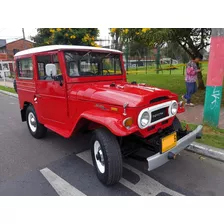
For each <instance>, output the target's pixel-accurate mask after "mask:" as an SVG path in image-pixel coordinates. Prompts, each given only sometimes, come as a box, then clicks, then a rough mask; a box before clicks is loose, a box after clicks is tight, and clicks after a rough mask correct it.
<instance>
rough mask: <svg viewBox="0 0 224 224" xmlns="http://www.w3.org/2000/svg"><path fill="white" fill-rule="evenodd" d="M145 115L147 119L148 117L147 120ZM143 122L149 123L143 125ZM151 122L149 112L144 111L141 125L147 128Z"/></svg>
mask: <svg viewBox="0 0 224 224" xmlns="http://www.w3.org/2000/svg"><path fill="white" fill-rule="evenodd" d="M144 115H145V117H146V116H147V118H143V116H144ZM143 120H148V121H147V123H145V124H142V121H143ZM149 122H150V114H149V112H148V111H144V112H143V113H142V115H141V117H140V124H141V126H142V127H146V126H147V125H148V124H149Z"/></svg>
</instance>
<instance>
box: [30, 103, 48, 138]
mask: <svg viewBox="0 0 224 224" xmlns="http://www.w3.org/2000/svg"><path fill="white" fill-rule="evenodd" d="M26 121H27V126H28V129H29V131H30V133H31V135H32V136H33V137H34V138H37V139H39V138H43V137H45V135H46V133H47V128H46V127H44V125H42V124H40V123H39V121H38V119H37V115H36V112H35V110H34V107H33V106H32V105H30V106H28V108H27V110H26Z"/></svg>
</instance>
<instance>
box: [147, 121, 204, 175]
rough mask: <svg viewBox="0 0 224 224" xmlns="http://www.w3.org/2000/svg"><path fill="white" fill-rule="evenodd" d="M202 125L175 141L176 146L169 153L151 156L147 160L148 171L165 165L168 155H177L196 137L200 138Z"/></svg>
mask: <svg viewBox="0 0 224 224" xmlns="http://www.w3.org/2000/svg"><path fill="white" fill-rule="evenodd" d="M202 128H203V126H202V125H199V126H198V127H197V128H196V129H195V130H194V131H192V132H190V133H189V134H187V135H186V136H184V137H183V138H181V139H180V140H179V141H177V145H176V146H175V147H173V148H172V149H170V150H169V151H167V152H165V153H163V154H161V153H157V154H155V155H153V156H150V157H148V158H147V161H148V171H151V170H154V169H156V168H158V167H160V166H162V165H163V164H165V163H167V162H168V161H169V160H170V159H169V155H170V154H171V155H177V154H178V153H180V151H182V150H183V149H185V148H187V146H189V145H190V144H191V143H192V142H194V141H195V139H196V138H197V137H201V135H202Z"/></svg>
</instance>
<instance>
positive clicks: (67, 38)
mask: <svg viewBox="0 0 224 224" xmlns="http://www.w3.org/2000/svg"><path fill="white" fill-rule="evenodd" d="M98 35H99V30H98V29H97V28H80V29H79V28H38V29H37V35H36V36H34V37H32V40H33V41H34V42H35V46H43V45H50V44H65V45H91V46H97V44H96V43H95V41H96V38H97V37H98Z"/></svg>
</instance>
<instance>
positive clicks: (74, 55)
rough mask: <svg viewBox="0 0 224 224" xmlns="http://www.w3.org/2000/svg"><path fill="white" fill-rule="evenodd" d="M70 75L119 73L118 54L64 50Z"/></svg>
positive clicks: (120, 71)
mask: <svg viewBox="0 0 224 224" xmlns="http://www.w3.org/2000/svg"><path fill="white" fill-rule="evenodd" d="M65 60H66V66H67V72H68V75H69V76H70V77H76V76H108V75H121V74H122V70H121V62H120V55H119V54H112V53H98V52H87V51H84V52H83V51H80V52H65Z"/></svg>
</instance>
